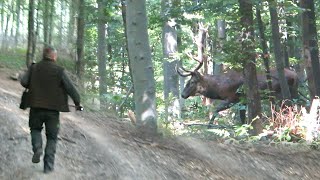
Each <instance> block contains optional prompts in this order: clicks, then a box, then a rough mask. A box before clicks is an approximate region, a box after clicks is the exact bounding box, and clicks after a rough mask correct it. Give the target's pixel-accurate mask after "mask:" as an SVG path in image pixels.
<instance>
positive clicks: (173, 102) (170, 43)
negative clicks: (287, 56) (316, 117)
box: [161, 1, 181, 122]
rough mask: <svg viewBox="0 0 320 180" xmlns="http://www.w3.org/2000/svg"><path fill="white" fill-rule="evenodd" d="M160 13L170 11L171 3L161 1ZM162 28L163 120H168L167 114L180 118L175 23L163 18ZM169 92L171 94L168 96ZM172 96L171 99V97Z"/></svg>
mask: <svg viewBox="0 0 320 180" xmlns="http://www.w3.org/2000/svg"><path fill="white" fill-rule="evenodd" d="M161 4H162V7H161V9H162V13H163V15H162V16H163V17H165V14H164V13H165V12H167V11H170V7H171V5H170V4H169V3H168V2H167V1H162V3H161ZM165 19H166V20H165V22H164V25H163V28H162V53H163V76H164V101H165V121H166V122H168V120H169V114H170V115H171V117H174V118H180V117H181V115H180V114H181V113H180V105H179V104H180V103H179V77H178V74H177V73H176V72H175V67H176V65H177V63H178V60H177V58H176V56H175V55H176V53H177V52H178V49H177V32H176V29H175V23H174V22H171V20H172V19H169V18H165ZM170 94H171V95H172V96H170ZM171 98H172V99H171Z"/></svg>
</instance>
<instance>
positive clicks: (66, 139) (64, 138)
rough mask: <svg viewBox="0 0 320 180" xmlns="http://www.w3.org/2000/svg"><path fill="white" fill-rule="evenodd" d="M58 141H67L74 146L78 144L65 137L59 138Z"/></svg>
mask: <svg viewBox="0 0 320 180" xmlns="http://www.w3.org/2000/svg"><path fill="white" fill-rule="evenodd" d="M58 139H59V140H64V141H67V142H69V143H72V144H77V143H76V142H75V141H73V140H71V139H69V138H66V137H63V136H60V137H58Z"/></svg>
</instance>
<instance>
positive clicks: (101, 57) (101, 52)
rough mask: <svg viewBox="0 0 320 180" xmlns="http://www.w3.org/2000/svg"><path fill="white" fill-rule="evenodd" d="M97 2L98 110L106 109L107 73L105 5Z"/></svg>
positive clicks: (100, 1)
mask: <svg viewBox="0 0 320 180" xmlns="http://www.w3.org/2000/svg"><path fill="white" fill-rule="evenodd" d="M97 3H98V39H97V41H98V52H97V56H98V62H99V63H98V70H99V97H100V110H106V108H107V102H106V97H105V95H106V94H107V79H106V78H107V73H106V63H107V60H106V22H105V19H106V17H105V15H104V10H105V5H104V3H103V0H97Z"/></svg>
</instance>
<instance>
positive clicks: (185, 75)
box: [176, 65, 192, 77]
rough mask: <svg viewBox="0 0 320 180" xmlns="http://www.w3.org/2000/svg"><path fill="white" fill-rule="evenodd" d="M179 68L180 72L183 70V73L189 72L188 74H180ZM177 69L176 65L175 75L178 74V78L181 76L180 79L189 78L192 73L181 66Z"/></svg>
mask: <svg viewBox="0 0 320 180" xmlns="http://www.w3.org/2000/svg"><path fill="white" fill-rule="evenodd" d="M179 68H181V69H182V70H184V71H186V72H189V73H187V74H183V73H182V72H180V69H179ZM179 68H178V65H176V71H177V73H178V74H179V75H180V76H182V77H187V76H191V74H192V71H188V70H186V69H185V68H184V67H183V66H180V67H179Z"/></svg>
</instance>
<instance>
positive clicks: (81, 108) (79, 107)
mask: <svg viewBox="0 0 320 180" xmlns="http://www.w3.org/2000/svg"><path fill="white" fill-rule="evenodd" d="M75 108H76V111H83V106H81V105H77V106H75Z"/></svg>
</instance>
